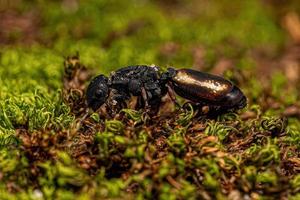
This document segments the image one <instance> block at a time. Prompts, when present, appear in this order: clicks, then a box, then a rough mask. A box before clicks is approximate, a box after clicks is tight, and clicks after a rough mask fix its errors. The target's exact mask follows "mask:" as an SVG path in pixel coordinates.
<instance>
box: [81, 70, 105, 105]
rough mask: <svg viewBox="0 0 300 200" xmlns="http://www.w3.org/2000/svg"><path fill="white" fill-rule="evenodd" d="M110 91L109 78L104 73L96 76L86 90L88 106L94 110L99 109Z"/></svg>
mask: <svg viewBox="0 0 300 200" xmlns="http://www.w3.org/2000/svg"><path fill="white" fill-rule="evenodd" d="M108 93H109V89H108V78H107V77H106V76H104V75H99V76H97V77H95V78H94V79H93V80H92V81H91V83H90V84H89V86H88V88H87V91H86V96H87V103H88V106H89V107H90V108H92V109H93V110H94V111H95V110H97V109H98V108H100V106H102V105H103V104H104V103H105V101H106V99H107V97H108Z"/></svg>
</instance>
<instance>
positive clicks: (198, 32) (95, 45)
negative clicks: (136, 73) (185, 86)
mask: <svg viewBox="0 0 300 200" xmlns="http://www.w3.org/2000/svg"><path fill="white" fill-rule="evenodd" d="M10 2H11V3H10ZM221 2H222V1H214V2H213V1H196V0H192V1H186V0H184V1H179V0H164V1H158V0H153V1H136V0H129V1H121V0H114V1H108V0H107V1H106V0H101V1H98V0H89V1H78V0H63V1H37V2H35V3H30V2H28V1H22V0H13V1H9V2H8V1H3V2H1V1H0V46H1V49H0V85H1V86H0V199H1V200H2V199H75V198H76V199H121V198H122V199H207V200H210V199H232V200H236V199H246V200H247V199H292V200H293V199H294V200H296V199H300V174H299V171H300V156H299V155H300V89H299V88H300V15H299V14H297V13H300V4H299V3H297V1H296V0H295V1H292V0H291V1H286V2H285V3H280V1H275V0H274V1H271V0H267V1H259V0H253V1H239V2H234V3H226V4H225V3H221ZM78 55H79V56H78ZM137 64H147V65H151V64H155V65H157V66H160V67H161V68H162V69H166V68H167V67H169V66H172V67H174V68H193V69H196V70H200V71H206V72H209V73H212V74H217V75H222V76H224V77H225V78H227V79H229V80H231V81H232V82H233V83H235V84H236V85H238V87H240V88H241V89H242V91H243V92H244V93H245V95H246V96H247V100H248V105H247V107H246V108H244V109H242V110H239V111H237V112H234V113H233V112H230V113H225V114H222V115H219V116H215V117H211V116H206V115H200V116H199V115H197V111H195V110H193V109H192V108H191V109H186V110H182V109H181V110H180V109H176V108H175V106H174V105H173V103H172V102H171V100H170V99H169V98H167V97H166V98H164V99H163V103H162V105H161V109H160V112H159V113H158V114H157V115H155V116H153V117H151V118H149V117H148V118H147V116H146V115H145V114H144V112H143V110H133V109H130V108H128V109H123V110H122V111H121V112H120V113H119V114H117V115H116V116H114V117H111V116H109V115H108V114H106V112H105V111H104V110H102V109H100V110H98V111H97V112H94V113H92V112H91V111H90V112H89V114H88V115H86V114H87V111H88V108H87V106H86V102H85V90H86V87H87V85H88V84H89V81H90V80H91V78H92V77H94V76H96V75H98V74H100V73H103V74H106V75H109V73H110V72H111V71H114V70H116V69H118V68H121V67H125V66H129V65H137ZM178 100H179V102H180V103H181V104H183V103H184V102H185V100H184V99H182V98H180V97H178Z"/></svg>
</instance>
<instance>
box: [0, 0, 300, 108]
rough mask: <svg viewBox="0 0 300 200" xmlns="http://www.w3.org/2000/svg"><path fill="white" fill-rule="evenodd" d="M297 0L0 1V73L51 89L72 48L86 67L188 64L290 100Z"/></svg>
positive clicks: (298, 30)
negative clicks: (64, 58)
mask: <svg viewBox="0 0 300 200" xmlns="http://www.w3.org/2000/svg"><path fill="white" fill-rule="evenodd" d="M298 2H299V1H297V0H289V1H280V0H273V1H272V0H251V1H231V2H228V1H227V2H225V1H208V0H200V1H198V0H163V1H160V0H152V1H150V0H128V1H122V0H111V1H108V0H89V1H80V0H63V1H58V0H56V1H50V0H49V1H46V0H36V1H25V0H23V1H22V0H0V45H1V50H0V52H1V66H0V67H1V69H0V75H1V76H2V77H3V78H2V81H4V82H5V81H6V80H9V81H11V80H12V79H18V81H19V82H22V80H23V81H24V82H26V84H28V81H29V82H32V81H36V82H38V83H39V85H42V86H45V87H47V88H50V90H51V89H56V88H59V87H60V85H61V76H62V69H61V63H62V60H63V57H65V56H68V55H70V54H71V55H72V54H75V53H76V52H79V54H80V58H81V60H82V62H83V63H84V64H86V65H87V66H88V67H89V68H91V69H93V70H94V72H93V73H94V74H97V73H106V74H107V73H109V72H110V71H111V70H113V69H116V68H120V67H122V66H128V65H135V64H156V65H159V66H163V67H166V66H174V67H177V68H195V69H198V70H202V71H208V72H211V73H214V74H220V75H224V76H225V77H227V78H230V79H231V80H233V81H235V82H236V83H237V84H238V85H240V86H241V87H242V88H243V89H244V90H245V91H246V93H247V96H248V97H249V98H250V101H252V102H254V103H260V104H261V105H262V106H263V107H264V104H265V103H266V101H270V102H268V103H267V105H266V107H269V106H270V105H272V106H273V107H278V106H279V105H278V104H283V105H290V104H293V103H295V102H296V101H297V99H299V90H298V89H297V87H298V88H299V77H300V68H299V60H300V54H299V52H300V47H299V43H300V18H299V14H298V13H299V11H300V3H298ZM25 60H26V61H27V62H25ZM4 75H5V76H4ZM28 88H30V87H28ZM28 88H27V89H28ZM27 89H25V91H27ZM283 89H284V90H283ZM262 96H263V98H261V97H262ZM269 97H273V98H271V100H270V98H269ZM274 99H276V101H275V100H274Z"/></svg>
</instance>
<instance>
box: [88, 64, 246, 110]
mask: <svg viewBox="0 0 300 200" xmlns="http://www.w3.org/2000/svg"><path fill="white" fill-rule="evenodd" d="M173 90H174V91H175V93H176V94H178V95H179V96H181V97H183V98H185V99H188V100H190V101H192V103H195V104H200V105H208V106H212V107H215V108H216V107H217V108H220V109H222V110H231V109H241V108H243V107H245V106H246V104H247V100H246V97H245V95H244V94H243V92H242V91H241V90H240V89H239V88H238V87H237V86H235V85H234V84H233V83H231V82H230V81H228V80H226V79H224V78H222V77H219V76H216V75H211V74H207V73H203V72H199V71H195V70H192V69H178V70H177V69H174V68H168V70H167V71H166V72H162V73H161V72H160V70H159V67H157V66H146V65H138V66H129V67H125V68H121V69H119V70H117V71H115V72H112V73H111V75H110V76H109V77H106V76H104V75H99V76H97V77H95V78H94V79H93V80H92V81H91V83H90V84H89V86H88V88H87V92H86V96H87V103H88V106H89V107H91V108H92V109H93V110H97V109H98V108H99V107H100V106H101V105H103V104H106V105H117V106H119V107H120V108H124V107H126V106H127V104H126V101H127V100H128V99H130V97H131V96H137V97H138V105H139V106H138V107H139V108H141V107H144V108H147V109H148V108H149V109H151V110H158V108H159V105H160V103H161V99H162V97H163V96H165V95H166V94H167V93H168V94H169V95H170V96H171V97H172V96H174V95H172V91H173ZM108 101H109V102H108Z"/></svg>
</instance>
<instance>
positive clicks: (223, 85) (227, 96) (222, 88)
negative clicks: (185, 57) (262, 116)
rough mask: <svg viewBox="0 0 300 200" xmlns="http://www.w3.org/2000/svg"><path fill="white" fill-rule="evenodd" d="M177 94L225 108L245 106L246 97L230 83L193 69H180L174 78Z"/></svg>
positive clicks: (173, 83) (173, 82)
mask: <svg viewBox="0 0 300 200" xmlns="http://www.w3.org/2000/svg"><path fill="white" fill-rule="evenodd" d="M172 85H173V88H174V90H175V92H176V93H177V94H178V95H179V96H181V97H183V98H186V99H189V100H191V101H193V102H196V103H198V102H199V103H200V102H201V103H206V104H208V105H216V106H223V107H235V106H238V107H239V105H238V104H241V103H243V104H245V102H244V101H245V100H246V98H245V96H244V94H243V93H242V92H241V90H240V89H238V88H237V87H236V86H234V85H233V84H232V83H231V82H230V81H228V80H226V79H224V78H222V77H219V76H216V75H211V74H207V73H203V72H199V71H195V70H192V69H179V70H176V74H175V75H174V76H173V77H172ZM243 107H244V105H243Z"/></svg>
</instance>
